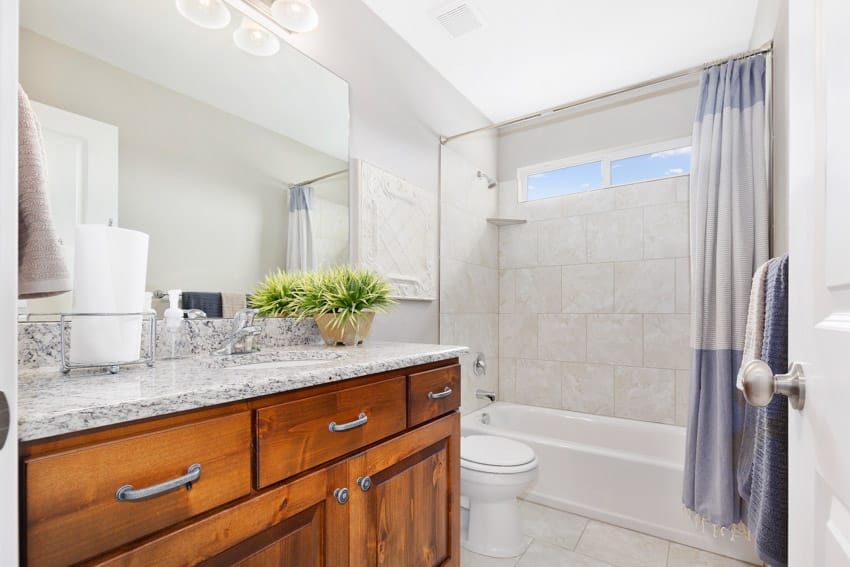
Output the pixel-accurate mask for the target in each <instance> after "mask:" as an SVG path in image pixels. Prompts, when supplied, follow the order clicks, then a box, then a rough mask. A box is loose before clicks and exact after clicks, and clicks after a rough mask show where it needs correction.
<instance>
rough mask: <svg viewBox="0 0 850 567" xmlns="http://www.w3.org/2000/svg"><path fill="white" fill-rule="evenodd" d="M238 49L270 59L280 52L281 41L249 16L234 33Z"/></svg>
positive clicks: (244, 18)
mask: <svg viewBox="0 0 850 567" xmlns="http://www.w3.org/2000/svg"><path fill="white" fill-rule="evenodd" d="M233 43H235V44H236V47H238V48H239V49H241V50H242V51H244V52H246V53H250V54H251V55H258V56H260V57H269V56H271V55H274V54H275V53H277V52H278V51H280V40H278V38H277V37H276V36H275V35H274V34H273V33H271V32H269V30H267V29H266V28H264V27H263V26H261V25H260V24H258V23H257V22H255V21H254V20H252V19H251V18H249V17H247V16H243V17H242V23H241V24H240V25H239V27H238V28H237V29H236V31H234V32H233Z"/></svg>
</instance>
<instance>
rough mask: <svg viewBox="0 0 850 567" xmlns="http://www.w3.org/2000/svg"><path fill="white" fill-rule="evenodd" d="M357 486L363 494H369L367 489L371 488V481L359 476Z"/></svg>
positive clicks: (366, 477)
mask: <svg viewBox="0 0 850 567" xmlns="http://www.w3.org/2000/svg"><path fill="white" fill-rule="evenodd" d="M357 486H359V487H360V490H362V491H363V492H369V489H370V488H372V479H371V478H370V477H368V476H361V477H360V478H358V479H357Z"/></svg>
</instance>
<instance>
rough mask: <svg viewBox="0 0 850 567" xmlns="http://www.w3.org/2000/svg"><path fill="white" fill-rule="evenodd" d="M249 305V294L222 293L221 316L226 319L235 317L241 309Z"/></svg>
mask: <svg viewBox="0 0 850 567" xmlns="http://www.w3.org/2000/svg"><path fill="white" fill-rule="evenodd" d="M247 306H248V296H247V295H245V294H244V293H225V292H222V294H221V316H222V317H224V318H225V319H233V316H234V315H236V313H237V312H238V311H239V310H240V309H245V307H247Z"/></svg>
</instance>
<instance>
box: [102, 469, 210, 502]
mask: <svg viewBox="0 0 850 567" xmlns="http://www.w3.org/2000/svg"><path fill="white" fill-rule="evenodd" d="M199 478H201V465H199V464H197V463H196V464H194V465H191V466H190V467H189V468H188V469H187V470H186V474H184V475H183V476H181V477H178V478H175V479H172V480H167V481H165V482H162V483H160V484H154V485H153V486H148V487H146V488H139V489H134V488H133V485H131V484H125V485H124V486H122V487H121V488H119V489H118V490H117V491H115V499H116V500H118V501H119V502H131V501H133V500H144V499H145V498H150V497H151V496H159V495H160V494H165V493H166V492H170V491H172V490H174V489H175V488H180V487H181V486H185V487H186V490H192V483H193V482H195V481H197V480H198V479H199Z"/></svg>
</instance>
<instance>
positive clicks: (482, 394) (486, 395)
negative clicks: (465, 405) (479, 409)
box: [475, 388, 496, 402]
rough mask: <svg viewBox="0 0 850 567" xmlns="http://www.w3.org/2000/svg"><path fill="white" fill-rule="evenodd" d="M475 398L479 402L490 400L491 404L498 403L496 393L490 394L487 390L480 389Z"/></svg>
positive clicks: (476, 391)
mask: <svg viewBox="0 0 850 567" xmlns="http://www.w3.org/2000/svg"><path fill="white" fill-rule="evenodd" d="M475 397H476V398H478V399H479V400H490V401H491V402H495V401H496V392H488V391H487V390H482V389H481V388H478V389H477V390H475Z"/></svg>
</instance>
